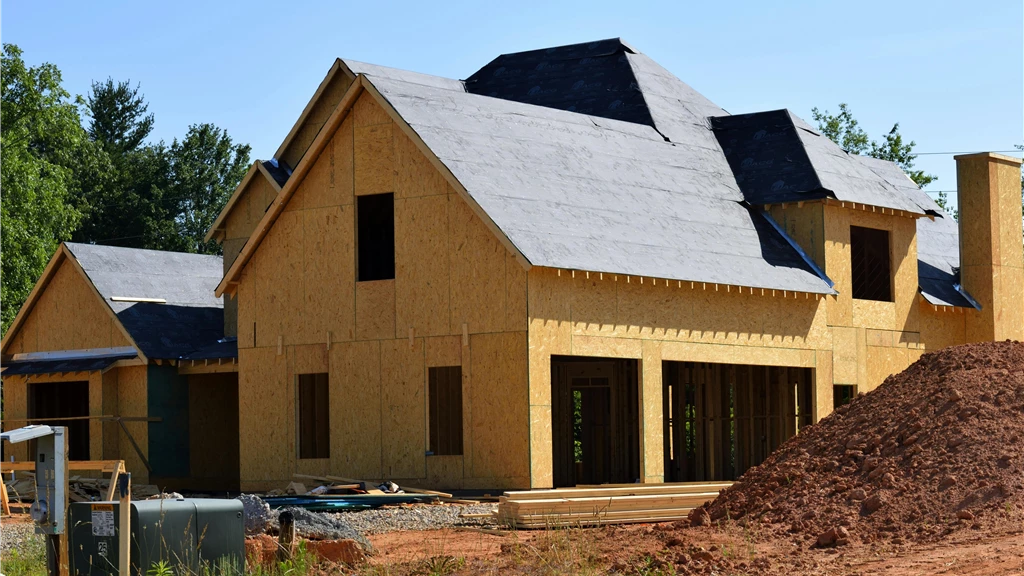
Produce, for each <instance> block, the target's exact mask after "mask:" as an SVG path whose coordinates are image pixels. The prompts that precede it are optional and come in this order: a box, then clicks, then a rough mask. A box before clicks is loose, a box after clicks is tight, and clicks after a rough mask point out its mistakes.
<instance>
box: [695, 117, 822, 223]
mask: <svg viewBox="0 0 1024 576" xmlns="http://www.w3.org/2000/svg"><path fill="white" fill-rule="evenodd" d="M711 127H712V128H713V129H714V131H715V136H716V137H717V138H718V142H719V143H720V144H721V145H722V150H723V151H724V152H725V157H726V158H727V159H728V160H729V167H730V168H732V171H733V174H735V175H736V183H737V184H739V186H740V190H742V191H743V196H744V197H745V198H746V199H747V201H748V202H750V203H751V204H758V205H760V204H778V203H781V202H794V201H803V200H816V199H819V198H826V197H828V196H831V194H830V193H829V191H828V190H825V189H824V188H823V187H822V185H821V180H820V179H819V178H818V175H817V173H816V172H815V171H814V166H812V165H811V160H810V158H808V157H807V152H806V151H805V150H804V147H803V144H802V143H801V142H800V137H799V136H798V135H797V133H796V131H797V128H796V126H794V125H793V121H792V119H791V118H790V116H789V113H788V112H787V111H785V110H773V111H771V112H757V113H754V114H738V115H735V116H720V117H716V118H712V119H711Z"/></svg>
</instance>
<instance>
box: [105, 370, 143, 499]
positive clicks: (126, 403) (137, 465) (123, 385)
mask: <svg viewBox="0 0 1024 576" xmlns="http://www.w3.org/2000/svg"><path fill="white" fill-rule="evenodd" d="M108 375H111V376H108ZM104 376H106V377H107V378H108V379H107V388H108V389H109V388H110V387H111V386H113V385H114V384H113V380H112V379H116V382H117V383H116V387H117V414H118V415H119V416H128V417H140V416H142V417H145V416H148V415H149V395H148V390H147V379H146V366H122V367H120V368H112V369H111V370H109V371H108V372H107V373H106V374H104ZM124 425H125V427H126V428H127V429H128V431H129V432H130V433H131V435H132V438H134V439H135V442H136V443H137V444H138V445H139V449H140V450H142V454H143V455H144V456H145V457H146V458H147V459H148V458H149V424H148V423H147V422H125V423H124ZM118 429H119V430H118V438H117V446H118V451H119V453H120V458H121V460H124V464H125V468H127V469H128V471H129V472H131V473H132V482H136V483H140V484H145V483H147V482H149V471H148V470H147V469H146V466H145V464H143V463H142V459H140V458H139V456H138V453H137V452H136V451H135V448H134V447H132V443H131V441H130V440H129V439H128V436H126V435H125V433H124V430H121V429H120V426H118Z"/></svg>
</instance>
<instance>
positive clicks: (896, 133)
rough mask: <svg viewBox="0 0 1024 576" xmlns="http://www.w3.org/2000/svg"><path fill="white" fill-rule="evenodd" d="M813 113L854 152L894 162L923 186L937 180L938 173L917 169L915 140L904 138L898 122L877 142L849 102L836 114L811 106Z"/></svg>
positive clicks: (825, 130) (831, 136)
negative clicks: (870, 135)
mask: <svg viewBox="0 0 1024 576" xmlns="http://www.w3.org/2000/svg"><path fill="white" fill-rule="evenodd" d="M811 115H812V117H813V118H814V120H815V121H816V122H817V123H818V130H820V131H821V133H822V134H824V135H825V136H826V137H827V138H828V139H829V140H831V141H833V142H835V143H836V144H838V145H839V146H841V147H842V148H843V149H844V150H846V151H848V152H852V153H853V154H866V155H868V156H871V157H874V158H881V159H882V160H889V161H890V162H895V163H896V164H897V165H898V166H899V167H900V168H901V169H902V170H903V171H904V172H905V173H906V174H907V176H909V177H910V179H911V180H913V181H914V182H915V183H917V185H918V186H920V187H922V188H923V187H924V186H927V185H928V184H930V183H932V182H934V181H935V179H936V176H935V175H933V174H925V173H924V170H915V169H914V159H916V158H917V156H916V155H915V154H914V146H915V145H916V143H915V142H914V141H913V140H911V141H910V142H904V141H903V136H902V135H901V134H900V125H899V122H897V123H896V124H893V126H892V130H889V132H888V133H887V134H885V135H884V136H883V137H882V141H881V142H878V141H875V140H871V139H869V138H868V135H867V133H866V132H864V130H863V129H862V128H861V127H860V125H859V124H858V123H857V120H856V119H855V118H854V117H853V113H852V112H851V111H850V108H849V106H847V105H846V104H840V105H839V114H835V115H833V114H829V112H828V110H825V111H824V112H822V111H820V110H818V109H817V108H812V109H811ZM941 197H942V195H941V194H940V198H941Z"/></svg>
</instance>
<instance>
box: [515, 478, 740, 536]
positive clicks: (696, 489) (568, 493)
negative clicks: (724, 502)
mask: <svg viewBox="0 0 1024 576" xmlns="http://www.w3.org/2000/svg"><path fill="white" fill-rule="evenodd" d="M730 484H731V482H705V483H689V482H678V483H669V484H610V485H602V486H576V487H575V488H558V489H555V490H531V491H524V492H505V494H504V496H502V497H501V498H499V499H498V509H497V512H496V515H497V519H498V521H499V522H502V523H504V524H508V525H511V526H513V527H516V528H552V527H558V526H600V525H603V524H628V523H636V522H669V521H673V520H682V519H683V518H686V515H687V514H689V513H690V511H691V510H693V509H694V508H696V507H698V506H700V505H701V504H703V503H705V502H707V501H709V500H714V499H715V498H716V497H718V493H719V492H720V491H721V490H722V489H724V488H726V487H728V486H729V485H730Z"/></svg>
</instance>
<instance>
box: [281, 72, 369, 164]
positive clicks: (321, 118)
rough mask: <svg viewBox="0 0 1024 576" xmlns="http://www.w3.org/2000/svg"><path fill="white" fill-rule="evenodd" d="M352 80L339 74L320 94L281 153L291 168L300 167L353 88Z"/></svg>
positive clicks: (341, 73)
mask: <svg viewBox="0 0 1024 576" xmlns="http://www.w3.org/2000/svg"><path fill="white" fill-rule="evenodd" d="M351 84H352V80H351V79H350V78H349V77H348V76H347V75H346V74H344V73H343V72H338V73H336V74H335V75H334V78H332V79H331V81H330V82H329V83H328V84H327V86H325V87H324V90H323V92H321V93H320V98H319V99H318V101H317V102H316V103H315V104H314V105H313V108H312V109H311V110H310V113H309V115H308V116H306V119H305V121H304V122H303V124H302V126H300V127H299V129H298V131H297V132H296V133H295V136H294V137H292V141H291V142H290V143H289V145H288V147H287V148H285V149H284V150H283V151H282V153H281V158H282V159H284V160H285V161H286V162H287V163H288V165H289V166H291V167H293V168H294V167H295V166H298V165H299V161H300V160H301V159H302V156H303V154H304V153H305V152H306V149H307V148H309V146H310V144H312V143H313V140H314V139H316V136H317V133H319V132H320V128H322V127H323V125H324V124H325V123H326V122H327V119H328V118H330V117H331V113H333V112H334V109H335V108H336V107H337V105H338V103H339V102H341V98H342V96H344V95H345V92H346V91H347V90H348V88H349V86H351Z"/></svg>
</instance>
